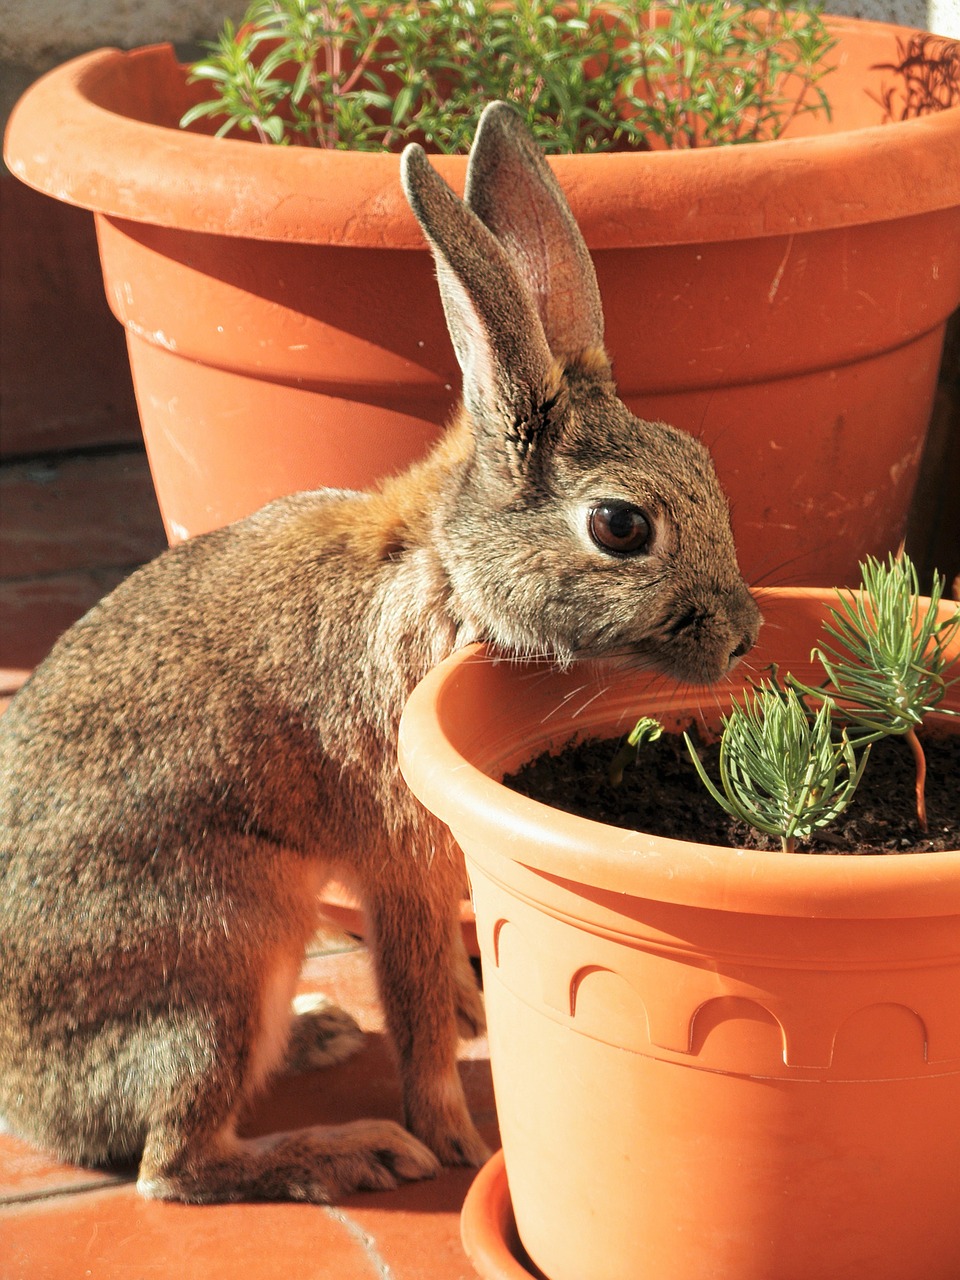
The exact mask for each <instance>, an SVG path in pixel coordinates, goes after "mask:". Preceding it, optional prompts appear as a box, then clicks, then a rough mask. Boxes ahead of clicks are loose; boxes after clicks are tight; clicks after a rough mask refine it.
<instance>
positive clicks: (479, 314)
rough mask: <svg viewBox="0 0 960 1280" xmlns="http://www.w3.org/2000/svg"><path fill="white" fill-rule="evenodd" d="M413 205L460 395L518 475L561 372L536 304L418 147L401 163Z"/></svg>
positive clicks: (497, 244) (406, 153)
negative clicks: (432, 267) (429, 255)
mask: <svg viewBox="0 0 960 1280" xmlns="http://www.w3.org/2000/svg"><path fill="white" fill-rule="evenodd" d="M400 172H401V177H402V179H403V187H404V191H405V192H406V195H407V199H408V200H409V202H410V207H411V208H412V209H413V212H414V213H415V214H416V217H417V220H418V222H419V223H420V226H421V227H422V228H423V232H424V234H425V235H426V237H427V240H428V241H429V243H430V247H431V249H432V250H433V256H434V259H435V260H436V266H437V279H438V282H439V285H440V296H441V299H442V301H443V309H444V312H445V314H446V317H447V327H448V329H449V330H450V337H451V339H452V340H453V347H454V351H455V352H456V356H457V361H458V362H459V365H460V368H461V370H462V372H463V400H464V403H465V405H466V406H467V408H468V410H469V411H470V413H471V415H472V416H473V418H474V421H475V422H476V423H477V426H478V427H479V428H480V430H481V432H482V433H483V434H485V435H489V434H491V433H492V434H493V435H494V436H495V437H496V440H497V444H498V446H500V445H502V444H503V443H504V442H505V443H506V444H507V445H508V446H509V447H510V453H511V457H510V462H511V471H512V472H513V474H514V475H516V474H518V473H519V472H522V470H523V466H524V463H525V461H526V458H527V454H528V453H529V452H530V449H531V448H532V447H533V446H534V445H535V444H536V437H537V434H538V432H539V429H540V424H541V423H542V422H543V420H544V414H543V412H542V409H543V407H544V406H545V405H547V404H548V403H549V402H551V401H552V400H553V399H554V397H555V396H556V394H557V391H558V389H559V380H560V372H559V370H558V366H557V364H556V361H555V360H554V358H553V356H552V355H551V352H550V348H549V346H548V344H547V339H546V336H545V334H544V331H543V325H542V324H541V323H540V319H539V317H538V315H537V310H536V307H535V306H534V304H533V300H532V298H531V297H530V295H529V293H528V291H527V288H526V286H525V284H524V282H523V280H522V279H521V278H520V275H519V273H518V271H517V270H516V267H515V266H514V263H513V261H512V259H511V257H510V255H509V254H508V252H507V250H506V249H505V248H504V247H503V245H501V244H500V242H499V241H498V240H497V238H496V236H494V235H493V233H492V232H491V231H490V230H489V229H488V228H487V227H485V226H484V224H483V223H482V222H481V221H480V219H479V218H478V217H477V215H476V214H475V213H474V212H473V211H472V210H470V209H468V208H467V206H466V205H465V204H464V202H463V201H462V200H461V199H460V198H459V197H458V196H456V195H455V194H454V193H453V192H452V191H451V190H450V188H449V187H448V186H447V184H446V183H445V182H444V181H443V179H442V178H441V177H440V175H439V174H438V173H437V172H436V170H435V169H434V168H433V167H432V166H431V164H430V163H429V161H428V160H427V157H426V155H425V154H424V152H423V149H422V147H420V146H417V145H416V144H414V143H412V144H411V145H410V146H408V147H406V148H405V150H404V152H403V156H402V158H401V165H400Z"/></svg>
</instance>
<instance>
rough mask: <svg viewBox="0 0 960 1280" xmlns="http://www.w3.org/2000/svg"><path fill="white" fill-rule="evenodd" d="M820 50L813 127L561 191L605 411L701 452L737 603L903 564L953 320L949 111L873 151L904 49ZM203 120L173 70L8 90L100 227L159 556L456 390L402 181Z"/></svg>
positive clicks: (639, 164)
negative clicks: (593, 315) (207, 127)
mask: <svg viewBox="0 0 960 1280" xmlns="http://www.w3.org/2000/svg"><path fill="white" fill-rule="evenodd" d="M829 21H830V25H831V27H832V30H833V32H834V33H835V35H836V36H837V38H838V45H837V48H836V51H835V53H834V54H833V55H832V56H833V57H834V58H835V60H836V62H837V64H838V69H837V70H836V71H835V72H834V73H833V74H832V75H831V76H830V77H829V78H828V80H827V81H826V85H827V87H828V89H829V92H830V95H831V97H832V101H833V120H832V122H827V121H825V120H821V121H819V122H815V121H814V120H813V119H812V118H807V117H802V118H801V119H800V120H799V121H798V122H795V126H794V127H793V130H792V131H793V132H794V133H795V134H796V135H797V136H794V137H791V138H787V139H782V140H780V141H778V142H772V143H760V144H758V145H753V146H744V147H732V148H720V149H715V150H698V151H686V152H662V151H661V152H654V153H649V154H636V153H629V154H616V155H594V156H563V157H559V158H557V159H556V161H555V162H554V163H555V166H556V170H557V173H558V175H559V177H560V180H561V182H562V183H563V186H564V188H565V190H566V191H567V193H568V195H569V198H570V202H571V205H572V207H573V210H574V213H575V214H576V216H577V218H578V220H579V222H580V224H581V226H582V228H583V231H584V234H585V236H586V239H587V242H588V244H589V246H590V248H591V250H592V252H593V255H594V259H595V262H596V266H597V272H598V276H599V280H600V286H601V291H602V293H603V298H604V303H605V307H606V314H607V338H608V345H609V348H610V350H611V353H612V355H613V357H614V363H615V368H616V371H617V375H618V378H619V382H620V386H621V390H622V392H623V395H624V397H625V399H626V400H627V402H628V403H629V404H630V405H631V407H632V408H634V409H635V410H636V411H637V412H638V413H641V414H643V415H646V416H648V417H662V418H664V419H667V420H670V421H672V422H674V423H675V424H676V425H678V426H680V427H683V428H686V429H688V430H690V431H693V432H695V433H697V434H700V435H702V436H703V437H704V438H705V439H706V440H707V442H708V443H709V444H710V445H711V446H712V448H713V450H714V453H715V455H716V459H717V464H718V469H719V472H720V475H721V478H722V480H723V482H724V484H725V486H726V488H727V490H728V492H729V494H730V496H731V499H732V502H733V508H734V519H735V523H736V533H737V538H738V544H739V546H740V548H741V562H742V564H743V567H744V570H745V572H746V574H747V576H748V577H749V578H750V579H751V580H754V581H755V580H757V579H758V578H761V577H764V578H766V579H768V580H769V578H770V577H771V576H773V577H775V578H776V577H778V578H779V579H780V580H782V579H784V578H788V579H790V580H792V581H803V582H815V583H824V584H826V583H833V584H835V583H845V582H851V583H852V582H855V581H856V580H857V565H858V562H859V560H860V559H861V558H862V557H863V556H864V555H865V554H867V553H870V552H872V553H874V554H876V555H882V554H884V553H885V552H886V551H888V550H890V549H892V548H893V547H895V545H896V544H897V543H898V541H899V539H900V537H901V535H902V533H903V528H904V522H905V516H906V511H907V507H908V504H909V500H910V496H911V492H912V488H913V482H914V477H915V474H916V470H917V464H918V459H919V456H920V451H921V448H922V444H923V439H924V433H925V430H926V425H927V422H928V419H929V416H930V407H931V402H932V397H933V393H934V387H935V382H936V376H937V368H938V362H939V356H940V350H941V345H942V339H943V329H944V323H945V320H946V318H947V316H948V315H949V314H950V313H951V312H952V311H953V310H954V308H955V307H956V306H957V305H958V303H960V159H958V157H960V109H958V105H957V103H956V102H955V103H954V105H953V106H952V107H951V108H950V109H949V110H944V111H940V112H939V113H938V114H934V115H926V116H923V117H921V118H913V119H907V120H902V121H898V122H896V123H887V124H882V123H881V121H882V120H883V118H884V108H883V107H882V106H881V104H880V102H879V101H877V100H876V99H877V98H880V97H882V96H883V91H884V89H885V88H887V87H891V86H894V85H895V84H896V77H895V76H893V75H892V73H890V72H889V71H883V70H879V69H877V66H878V64H884V63H891V62H895V61H897V60H898V57H899V55H898V50H897V41H898V39H901V40H903V39H906V38H908V37H909V35H910V34H911V33H910V32H909V31H906V30H904V29H902V28H898V27H894V26H888V25H884V24H878V23H868V22H856V21H854V20H851V19H830V20H829ZM949 43H950V42H947V44H948V45H949ZM941 52H943V51H942V50H941ZM944 56H945V55H944ZM200 92H201V90H200V89H199V88H198V87H196V86H194V87H189V86H187V85H186V83H185V73H184V69H183V68H182V67H180V66H179V65H178V64H177V63H176V61H175V59H174V55H173V52H172V50H171V49H170V48H169V47H168V46H160V47H154V48H147V49H140V50H136V51H134V52H132V53H121V52H119V51H117V50H111V49H103V50H99V51H97V52H95V53H91V54H87V55H84V56H83V57H80V58H78V59H76V60H75V61H73V62H70V63H67V64H66V65H65V66H63V67H60V68H58V69H57V70H55V71H53V72H51V73H49V74H48V75H47V76H45V77H43V78H42V79H41V80H39V81H38V82H37V83H36V84H34V85H33V86H32V87H31V88H30V89H29V90H28V91H27V93H26V94H25V96H24V97H23V98H22V99H21V101H20V103H19V104H18V106H17V107H16V109H15V111H14V113H13V115H12V117H11V120H10V124H9V128H8V133H7V139H6V152H5V154H6V159H7V162H8V164H9V166H10V168H11V169H12V171H13V172H14V173H15V174H17V175H18V176H19V177H21V178H22V179H23V180H24V181H26V182H28V183H30V184H31V185H32V186H35V187H37V188H38V189H39V190H41V191H46V192H48V193H50V194H51V195H54V196H56V197H57V198H58V199H61V200H66V201H69V202H71V203H74V204H78V205H82V206H84V207H86V208H89V209H92V210H94V211H95V213H96V220H97V228H98V234H99V239H100V252H101V258H102V262H103V270H104V278H105V282H106V291H107V297H108V299H109V301H110V305H111V306H112V307H113V310H114V312H115V313H116V315H117V317H118V318H119V319H120V320H121V321H122V322H123V324H124V325H125V327H126V331H127V336H128V342H129V350H130V359H131V365H132V369H133V375H134V382H135V386H136V390H137V397H138V403H139V407H140V415H141V422H142V425H143V431H144V436H145V439H146V442H147V449H148V452H149V455H150V460H151V465H152V467H153V472H154V477H155V481H156V487H157V493H158V497H159V500H160V506H161V510H162V512H163V515H164V519H165V522H166V527H167V531H168V534H169V536H170V537H171V538H172V539H177V538H180V537H184V536H187V535H190V534H195V533H199V532H201V531H202V530H205V529H208V528H211V527H213V526H216V525H219V524H222V523H224V522H226V521H229V520H232V519H234V518H236V517H238V516H241V515H243V514H245V513H247V512H248V511H250V510H253V509H255V508H256V507H258V506H259V505H261V504H262V503H263V502H264V501H266V500H267V499H269V498H271V497H274V496H276V495H278V494H281V493H284V492H287V491H289V490H292V489H298V488H306V487H310V486H315V485H334V486H344V485H345V486H356V485H363V484H367V483H369V482H370V481H371V480H372V479H374V478H375V477H376V476H377V475H380V474H382V473H383V472H386V471H391V470H394V469H396V468H397V467H400V466H402V465H404V464H405V463H406V462H407V461H408V460H410V459H411V458H412V457H415V456H417V455H418V454H420V453H422V452H423V451H424V450H425V449H426V447H427V445H428V442H429V441H430V440H432V439H433V438H434V436H435V435H436V433H437V431H438V429H439V427H440V424H441V423H442V422H443V421H444V419H445V417H446V416H447V414H448V412H449V410H450V408H451V406H452V404H453V403H454V399H455V395H456V389H457V387H458V385H459V375H458V371H457V369H456V365H455V363H454V359H453V354H452V351H451V348H450V345H449V342H448V339H447V335H446V332H445V328H444V324H443V318H442V315H441V311H440V304H439V300H438V296H437V291H436V286H435V283H434V281H433V268H432V263H431V260H430V257H429V254H428V253H427V252H426V251H425V249H424V247H423V242H422V236H421V234H420V232H419V230H418V228H417V226H416V223H415V221H414V219H413V216H412V214H410V212H409V210H408V209H407V208H406V205H405V202H404V199H403V196H402V193H401V189H400V183H399V170H398V158H397V157H396V156H392V155H384V154H351V153H344V152H319V151H310V150H306V149H303V148H296V147H294V148H287V147H266V146H261V145H259V144H255V143H250V142H247V141H237V140H217V139H214V138H212V137H209V136H206V135H203V134H199V133H184V132H183V131H181V130H179V129H178V128H177V121H178V119H179V117H180V115H181V113H182V112H183V111H184V109H185V108H186V107H187V106H188V105H189V104H190V103H192V102H193V101H195V100H196V98H197V96H198V94H199V93H200ZM894 102H895V103H897V102H899V98H898V97H897V95H895V96H894ZM804 134H809V136H804ZM465 165H466V161H465V158H463V157H453V158H441V159H440V160H439V161H438V168H439V169H440V170H441V172H442V173H443V174H444V175H445V176H446V177H447V178H448V179H449V180H450V181H451V183H452V184H453V185H454V186H455V187H458V188H461V189H462V183H463V179H464V174H465Z"/></svg>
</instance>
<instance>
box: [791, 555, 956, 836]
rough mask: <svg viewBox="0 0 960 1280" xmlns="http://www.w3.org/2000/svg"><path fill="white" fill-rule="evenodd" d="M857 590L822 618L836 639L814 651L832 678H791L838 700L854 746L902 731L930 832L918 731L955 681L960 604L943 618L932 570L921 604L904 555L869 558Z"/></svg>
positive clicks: (920, 812)
mask: <svg viewBox="0 0 960 1280" xmlns="http://www.w3.org/2000/svg"><path fill="white" fill-rule="evenodd" d="M860 569H861V572H862V574H863V583H862V585H861V588H860V590H859V591H858V592H850V593H844V594H842V595H841V597H840V604H839V606H837V607H834V608H832V609H831V610H830V614H831V618H832V622H828V623H826V624H825V630H826V631H827V633H828V635H829V636H830V637H831V639H830V640H829V641H824V643H823V644H821V645H819V646H818V647H817V648H816V649H814V651H813V656H814V657H815V658H816V659H817V660H818V661H819V662H820V663H821V664H822V666H823V668H824V670H825V671H826V673H827V675H828V677H829V684H828V685H827V686H826V688H825V689H819V690H818V689H812V688H810V687H809V686H806V685H802V684H800V682H799V681H796V680H791V684H792V685H793V686H794V687H795V688H796V689H798V690H801V691H802V692H804V693H807V694H813V695H815V696H816V697H824V696H826V697H828V698H829V699H830V700H832V701H834V702H837V703H839V706H838V708H837V710H838V711H839V713H840V714H841V715H842V716H843V717H844V718H845V719H846V720H847V722H848V723H849V725H850V726H851V733H850V736H851V738H852V739H853V740H854V742H855V744H856V745H866V744H867V743H870V742H875V741H876V740H877V739H879V738H884V737H888V736H890V735H903V736H904V737H905V738H906V740H907V743H908V744H909V746H910V750H911V751H912V753H913V759H914V764H915V766H916V803H917V821H918V823H919V825H920V829H921V830H922V831H926V830H927V807H926V799H925V784H926V774H927V765H926V757H925V755H924V751H923V746H922V745H921V742H920V739H919V737H918V735H917V730H918V729H919V728H920V727H921V726H922V724H923V721H924V717H925V716H927V715H928V714H929V713H930V712H932V711H935V710H936V709H937V707H938V706H939V705H940V703H941V702H942V701H943V698H944V695H945V694H946V692H947V690H948V689H949V688H950V686H951V685H952V684H954V683H956V678H955V679H954V680H948V679H947V675H948V673H949V672H950V670H951V669H952V668H953V667H954V666H955V665H956V659H950V658H948V657H947V646H948V645H949V643H950V642H951V640H952V639H953V637H954V636H955V635H956V634H957V631H958V629H960V610H957V612H956V613H954V615H953V616H952V617H949V618H944V619H942V620H939V621H938V612H939V605H940V601H941V598H942V596H943V588H944V579H943V577H942V576H941V575H940V574H934V580H933V585H932V587H931V590H930V601H929V604H928V605H927V607H926V609H925V610H921V606H920V588H919V581H918V578H917V570H916V568H915V566H914V564H913V562H912V561H911V560H910V557H909V556H907V555H902V556H900V557H894V556H892V555H891V556H890V557H889V558H888V560H887V562H886V564H884V563H882V562H881V561H879V560H876V559H874V558H873V557H872V556H871V557H869V558H868V559H867V560H866V561H864V562H863V563H861V565H860Z"/></svg>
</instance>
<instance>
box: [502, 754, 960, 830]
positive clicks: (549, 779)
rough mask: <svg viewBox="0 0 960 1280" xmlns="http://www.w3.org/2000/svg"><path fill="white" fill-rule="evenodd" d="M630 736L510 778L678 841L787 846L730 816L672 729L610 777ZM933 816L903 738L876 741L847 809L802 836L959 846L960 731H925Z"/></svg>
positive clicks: (545, 759) (544, 761) (545, 760)
mask: <svg viewBox="0 0 960 1280" xmlns="http://www.w3.org/2000/svg"><path fill="white" fill-rule="evenodd" d="M622 741H623V739H622V738H610V739H606V740H604V739H599V738H591V739H588V740H587V741H586V742H582V743H580V744H579V745H577V744H571V745H570V746H568V747H567V748H565V749H564V750H563V751H561V752H560V753H559V754H558V755H550V754H549V753H547V754H544V755H541V756H538V757H537V758H536V759H535V760H531V761H530V762H529V763H527V764H526V765H524V766H523V767H522V768H521V769H519V770H518V771H517V773H515V774H513V775H511V776H509V777H506V778H504V780H503V781H504V784H505V785H506V786H508V787H512V788H513V789H514V790H515V791H519V792H522V793H523V794H524V795H527V796H530V797H532V798H533V799H535V800H541V801H543V803H544V804H549V805H552V806H553V807H554V808H557V809H565V810H566V811H567V812H569V813H576V814H580V815H581V816H582V817H585V818H593V819H594V820H596V821H597V822H605V823H608V824H610V825H612V826H616V827H629V828H632V829H634V830H637V831H646V832H650V833H651V834H654V835H659V836H667V837H671V838H673V839H676V840H694V841H697V842H698V843H701V844H717V845H728V846H732V847H735V848H741V849H776V850H779V849H780V840H779V838H778V837H771V836H766V835H762V834H761V833H759V832H757V831H754V830H753V829H752V828H750V827H748V826H746V825H744V824H743V823H742V822H738V821H736V820H735V819H733V818H731V817H729V816H728V815H727V814H726V813H725V812H724V811H723V810H722V809H721V808H720V806H719V805H718V804H717V803H716V801H714V800H713V799H712V797H711V796H710V795H709V793H708V792H707V791H706V790H705V789H704V786H703V784H702V783H701V781H700V779H699V778H698V777H697V774H696V772H695V770H694V767H693V765H692V764H691V762H690V758H689V755H688V754H687V748H686V746H685V744H684V741H683V739H682V738H681V737H678V736H676V735H667V734H664V736H663V737H662V738H660V739H659V740H658V741H656V742H653V743H649V744H647V745H646V746H644V747H643V748H642V749H641V754H640V756H639V758H638V761H637V763H636V764H634V765H628V766H627V769H626V770H625V772H624V777H623V782H622V783H621V784H620V785H619V786H613V785H612V784H611V783H610V781H609V779H608V776H607V771H608V769H609V765H610V761H611V760H612V758H613V756H614V755H615V753H616V751H617V750H618V748H619V747H620V744H621V743H622ZM923 742H924V749H925V751H926V756H927V784H926V797H927V817H928V823H929V830H928V831H927V832H926V833H924V832H922V831H921V830H920V827H919V824H918V822H917V816H916V805H915V799H914V780H915V774H914V766H913V757H912V755H911V753H910V748H909V746H908V745H907V743H906V741H905V740H904V739H903V738H887V739H884V740H882V741H880V742H877V743H875V744H874V746H873V749H872V751H871V755H870V760H869V762H868V764H867V768H866V771H865V773H864V775H863V778H862V780H861V782H860V785H859V787H858V788H857V791H856V794H855V795H854V798H853V800H852V801H851V803H850V806H849V808H847V809H846V810H845V812H844V813H843V814H841V816H840V818H839V819H838V820H837V821H836V822H835V823H833V824H832V825H831V826H830V827H828V828H826V829H825V830H823V831H820V832H818V833H817V834H816V836H815V837H814V838H813V839H811V840H809V841H804V842H802V843H799V844H798V846H797V852H798V853H837V854H844V853H845V854H880V853H929V852H933V851H935V850H946V849H960V735H957V734H953V735H946V734H944V735H941V736H937V737H931V736H928V737H925V738H924V739H923ZM718 753H719V748H718V747H717V746H716V745H712V746H706V747H702V748H701V757H702V759H703V761H704V763H705V765H706V767H707V772H708V773H709V775H710V776H711V778H713V779H714V781H715V782H718V783H719V777H720V771H719V768H718V765H717V757H718Z"/></svg>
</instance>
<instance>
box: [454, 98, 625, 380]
mask: <svg viewBox="0 0 960 1280" xmlns="http://www.w3.org/2000/svg"><path fill="white" fill-rule="evenodd" d="M464 199H465V200H466V202H467V204H468V205H469V206H470V208H471V209H473V210H474V212H475V213H476V214H477V215H478V216H479V217H480V219H481V220H482V221H483V222H484V223H485V224H486V226H488V227H489V228H490V230H491V231H492V232H493V233H494V235H495V236H496V237H497V239H498V240H499V241H500V243H501V244H502V245H503V246H504V248H505V249H506V250H507V253H508V254H509V255H510V257H511V259H512V260H513V262H514V264H515V265H516V267H517V269H518V271H519V272H520V275H521V277H522V279H523V280H524V282H525V283H526V286H527V289H528V291H529V293H530V296H531V297H532V298H533V300H534V302H535V303H536V307H537V311H538V312H539V315H540V319H541V322H542V323H543V329H544V333H545V334H546V338H547V344H548V346H549V347H550V350H551V351H552V352H553V354H554V355H555V356H557V357H560V358H562V359H566V360H571V359H575V358H576V357H577V356H579V355H581V354H582V353H583V352H585V351H587V350H589V349H591V348H602V347H603V312H602V309H601V302H600V290H599V288H598V287H597V276H596V272H595V271H594V267H593V262H592V260H591V258H590V252H589V250H588V249H587V246H586V243H585V242H584V239H583V236H582V235H581V233H580V228H579V227H578V226H577V224H576V222H575V220H574V217H573V214H572V213H571V212H570V206H569V205H568V204H567V200H566V197H565V196H564V194H563V192H562V191H561V189H560V184H559V182H557V179H556V177H555V176H554V173H553V170H552V169H551V168H550V166H549V165H548V164H547V162H546V160H545V159H544V156H543V154H542V152H541V151H540V148H539V147H538V146H537V144H536V142H535V141H534V140H533V138H532V137H531V135H530V133H529V131H528V130H527V127H526V125H525V124H524V123H523V121H522V120H521V118H520V116H519V115H518V114H517V112H516V111H515V110H514V108H513V107H511V106H510V105H509V104H508V103H506V102H491V103H490V105H489V106H488V107H487V108H486V109H485V110H484V113H483V115H482V116H481V117H480V124H479V126H478V128H477V134H476V137H475V138H474V142H473V147H472V149H471V152H470V163H469V167H468V169H467V185H466V194H465V196H464Z"/></svg>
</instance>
